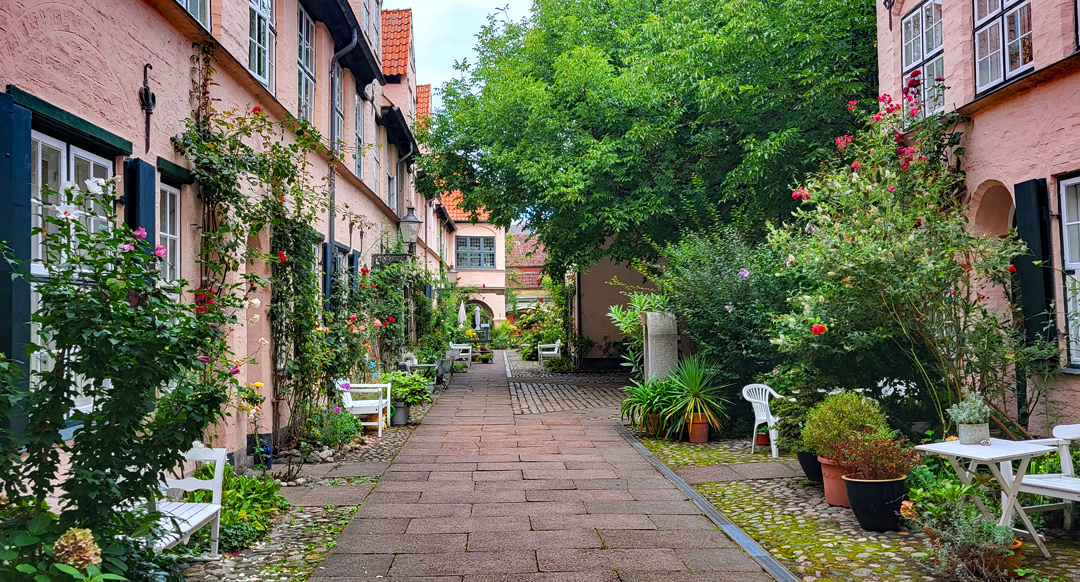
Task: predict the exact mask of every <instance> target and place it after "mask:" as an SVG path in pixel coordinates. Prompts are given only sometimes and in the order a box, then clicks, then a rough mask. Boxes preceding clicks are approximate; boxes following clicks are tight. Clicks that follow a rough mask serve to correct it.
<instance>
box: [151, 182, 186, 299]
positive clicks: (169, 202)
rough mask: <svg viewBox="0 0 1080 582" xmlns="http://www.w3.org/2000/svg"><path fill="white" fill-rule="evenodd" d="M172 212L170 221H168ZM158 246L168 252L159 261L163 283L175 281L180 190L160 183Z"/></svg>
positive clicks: (177, 260)
mask: <svg viewBox="0 0 1080 582" xmlns="http://www.w3.org/2000/svg"><path fill="white" fill-rule="evenodd" d="M170 210H171V211H172V221H171V223H170V221H169V220H168V217H169V216H170V214H169V211H170ZM157 212H158V228H157V235H158V244H159V245H161V246H163V247H165V249H166V250H167V251H168V252H167V253H166V254H165V259H164V260H162V261H161V263H160V264H161V274H162V278H163V279H164V280H165V281H176V280H177V279H181V278H182V277H181V276H180V266H181V262H180V189H179V188H177V187H175V186H170V185H169V184H165V183H164V182H161V183H159V184H158V205H157Z"/></svg>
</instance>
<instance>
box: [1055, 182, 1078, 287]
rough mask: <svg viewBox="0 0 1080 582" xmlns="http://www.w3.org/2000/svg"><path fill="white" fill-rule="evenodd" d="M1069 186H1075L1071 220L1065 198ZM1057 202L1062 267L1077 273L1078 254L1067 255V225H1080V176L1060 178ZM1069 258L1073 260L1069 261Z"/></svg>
mask: <svg viewBox="0 0 1080 582" xmlns="http://www.w3.org/2000/svg"><path fill="white" fill-rule="evenodd" d="M1070 186H1075V187H1076V188H1077V206H1076V216H1075V217H1073V218H1075V220H1072V221H1070V220H1069V219H1070V216H1069V203H1068V199H1067V198H1066V192H1067V190H1068V188H1069V187H1070ZM1058 204H1060V206H1059V208H1058V213H1059V214H1060V215H1061V249H1062V250H1061V263H1062V269H1063V270H1065V271H1077V272H1078V273H1080V256H1077V257H1070V256H1069V248H1070V246H1069V243H1070V239H1069V226H1070V225H1080V176H1078V177H1076V178H1069V179H1068V180H1061V181H1060V182H1058ZM1077 233H1078V236H1080V226H1078V227H1077ZM1078 246H1080V241H1078ZM1070 258H1072V259H1075V260H1073V261H1071V262H1070V261H1069V259H1070Z"/></svg>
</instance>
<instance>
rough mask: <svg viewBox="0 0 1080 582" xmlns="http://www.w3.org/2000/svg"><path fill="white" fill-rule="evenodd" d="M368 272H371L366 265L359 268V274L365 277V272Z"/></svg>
mask: <svg viewBox="0 0 1080 582" xmlns="http://www.w3.org/2000/svg"><path fill="white" fill-rule="evenodd" d="M370 272H371V271H369V270H368V268H367V267H364V268H363V269H360V274H361V275H364V276H365V277H366V276H367V274H368V273H370Z"/></svg>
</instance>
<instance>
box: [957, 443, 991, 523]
mask: <svg viewBox="0 0 1080 582" xmlns="http://www.w3.org/2000/svg"><path fill="white" fill-rule="evenodd" d="M945 458H947V459H948V460H949V465H951V466H952V468H953V471H955V472H956V476H957V477H959V478H960V482H961V483H963V484H964V485H971V483H972V481H974V480H975V470H976V469H977V468H978V467H979V461H971V462H970V463H968V466H967V468H966V469H965V468H964V466H963V465H961V464H960V461H959V459H957V458H956V457H945ZM972 499H974V500H975V505H976V506H977V507H978V508H979V511H980V512H982V515H983V517H985V518H987V519H993V518H994V514H993V513H991V512H990V510H989V509H987V508H986V505H985V504H983V502H982V499H979V498H978V497H973V498H972Z"/></svg>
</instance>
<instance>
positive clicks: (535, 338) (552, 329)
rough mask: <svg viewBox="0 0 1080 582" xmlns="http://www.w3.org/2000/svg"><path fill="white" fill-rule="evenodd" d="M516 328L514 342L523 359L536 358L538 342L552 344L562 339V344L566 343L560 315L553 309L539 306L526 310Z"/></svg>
mask: <svg viewBox="0 0 1080 582" xmlns="http://www.w3.org/2000/svg"><path fill="white" fill-rule="evenodd" d="M518 330H519V333H518V335H517V338H516V342H515V343H516V344H517V347H518V349H520V350H521V357H522V359H525V360H535V359H536V356H537V354H536V346H537V345H538V344H553V343H555V342H557V341H558V340H563V346H565V345H566V337H565V334H564V333H563V328H562V317H561V316H560V315H559V314H558V313H556V312H555V310H554V309H549V308H545V307H543V306H540V307H534V308H532V309H529V310H527V311H526V312H525V314H524V315H522V316H521V319H519V320H518Z"/></svg>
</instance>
